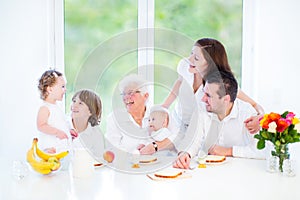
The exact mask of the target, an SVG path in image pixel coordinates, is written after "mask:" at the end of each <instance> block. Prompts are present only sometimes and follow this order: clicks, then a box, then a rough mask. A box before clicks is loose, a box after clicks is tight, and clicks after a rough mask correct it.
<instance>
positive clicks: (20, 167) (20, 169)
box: [12, 160, 28, 181]
mask: <svg viewBox="0 0 300 200" xmlns="http://www.w3.org/2000/svg"><path fill="white" fill-rule="evenodd" d="M27 175H28V166H27V165H26V163H25V162H24V161H21V160H14V161H13V164H12V176H13V177H14V179H16V180H17V181H19V180H22V179H23V178H25V177H26V176H27Z"/></svg>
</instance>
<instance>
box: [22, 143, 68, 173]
mask: <svg viewBox="0 0 300 200" xmlns="http://www.w3.org/2000/svg"><path fill="white" fill-rule="evenodd" d="M37 142H38V139H37V138H34V139H33V142H32V146H31V148H30V149H29V150H28V152H27V161H28V163H29V164H30V165H31V167H32V168H33V169H34V170H35V171H36V172H38V173H41V174H49V173H51V172H52V171H55V170H57V169H59V167H60V162H59V160H60V159H61V158H63V157H65V156H67V155H68V153H69V152H68V151H64V152H61V153H58V154H48V153H45V152H44V151H42V150H41V149H39V148H38V146H37ZM36 156H37V157H39V158H38V159H37V157H36Z"/></svg>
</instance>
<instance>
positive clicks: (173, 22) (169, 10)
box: [55, 0, 243, 126]
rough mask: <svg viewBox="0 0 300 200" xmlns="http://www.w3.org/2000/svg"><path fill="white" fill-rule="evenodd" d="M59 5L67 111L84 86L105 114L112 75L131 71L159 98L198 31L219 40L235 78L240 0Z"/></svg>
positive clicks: (102, 0) (68, 0) (104, 0)
mask: <svg viewBox="0 0 300 200" xmlns="http://www.w3.org/2000/svg"><path fill="white" fill-rule="evenodd" d="M55 2H56V3H57V2H58V1H55ZM57 4H59V3H57ZM61 5H62V6H63V8H64V9H63V10H64V15H63V16H62V17H63V22H64V29H63V30H64V48H60V49H63V51H64V59H63V60H64V62H63V63H64V66H65V74H66V77H67V80H68V84H67V88H68V91H67V95H66V111H67V112H69V107H70V103H71V97H72V95H73V94H74V92H76V91H77V90H78V89H81V88H89V89H92V90H95V91H96V92H97V93H98V94H99V95H100V97H101V99H102V101H103V105H104V110H103V118H105V116H106V115H107V114H108V113H110V112H111V107H112V102H111V101H112V96H113V94H114V92H116V91H117V88H116V86H117V83H118V81H119V80H120V79H121V78H122V77H123V76H124V75H126V74H128V73H133V72H134V73H139V74H142V75H143V76H144V77H146V78H147V79H148V80H150V81H154V82H155V83H156V84H155V85H154V88H153V89H154V90H153V91H155V92H154V95H152V96H153V97H154V99H153V100H154V103H162V101H163V100H164V99H165V98H166V96H167V94H168V93H169V90H170V88H171V87H172V85H173V83H174V81H175V80H176V78H177V72H176V67H177V63H178V61H179V60H180V59H181V58H182V57H187V56H188V55H189V53H190V51H191V48H192V45H193V43H194V41H196V40H197V39H199V38H203V37H211V38H216V39H218V40H219V41H221V42H222V43H223V44H224V45H225V47H226V49H227V52H228V56H229V61H230V64H231V67H232V68H233V71H234V73H235V75H236V76H237V78H238V80H239V81H240V79H241V64H242V61H241V58H242V57H241V53H242V50H241V49H242V6H243V5H242V1H240V0H231V1H223V0H178V1H172V0H159V1H155V0H97V1H95V0H92V1H91V0H90V1H88V0H78V1H73V0H65V1H64V5H63V4H61ZM56 12H58V13H60V12H62V9H56ZM59 26H60V25H59ZM55 55H56V53H55ZM55 60H57V59H55ZM120 100H121V98H120ZM101 125H102V126H105V124H104V123H101Z"/></svg>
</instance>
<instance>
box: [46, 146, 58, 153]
mask: <svg viewBox="0 0 300 200" xmlns="http://www.w3.org/2000/svg"><path fill="white" fill-rule="evenodd" d="M44 151H45V152H46V153H51V154H54V153H56V149H55V148H54V147H51V148H47V149H44Z"/></svg>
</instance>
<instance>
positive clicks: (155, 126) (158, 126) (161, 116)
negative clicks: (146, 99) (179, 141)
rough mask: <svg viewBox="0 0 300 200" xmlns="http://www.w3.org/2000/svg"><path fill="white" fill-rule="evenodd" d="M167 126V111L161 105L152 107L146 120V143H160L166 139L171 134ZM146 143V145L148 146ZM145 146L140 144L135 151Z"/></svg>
mask: <svg viewBox="0 0 300 200" xmlns="http://www.w3.org/2000/svg"><path fill="white" fill-rule="evenodd" d="M168 125H169V111H168V110H167V109H166V108H164V107H163V106H161V105H155V106H152V107H151V109H150V115H149V119H148V127H147V128H148V133H149V140H148V143H152V142H161V141H162V140H164V139H166V138H168V137H169V136H170V135H171V134H172V133H171V131H170V130H169V129H168ZM148 143H147V144H148ZM147 144H140V145H139V146H138V147H137V149H138V150H140V149H141V148H143V147H145V145H147Z"/></svg>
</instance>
